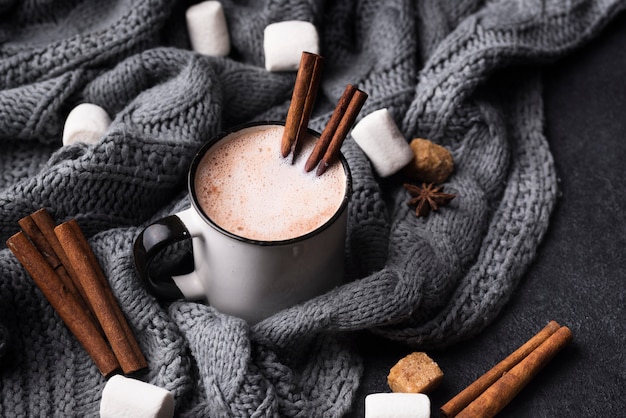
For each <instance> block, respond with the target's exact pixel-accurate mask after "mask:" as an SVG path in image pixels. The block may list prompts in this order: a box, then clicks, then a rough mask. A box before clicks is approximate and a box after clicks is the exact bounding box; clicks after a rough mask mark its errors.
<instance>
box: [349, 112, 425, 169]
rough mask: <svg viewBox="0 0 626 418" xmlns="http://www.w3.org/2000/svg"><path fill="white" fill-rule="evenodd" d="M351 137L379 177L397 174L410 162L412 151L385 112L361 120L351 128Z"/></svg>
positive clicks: (374, 113)
mask: <svg viewBox="0 0 626 418" xmlns="http://www.w3.org/2000/svg"><path fill="white" fill-rule="evenodd" d="M352 137H353V138H354V140H355V141H356V143H357V144H358V145H359V147H361V149H362V150H363V152H364V153H365V155H367V157H368V158H369V159H370V161H371V162H372V165H373V166H374V169H375V170H376V172H377V173H378V175H379V176H381V177H388V176H390V175H392V174H394V173H396V172H398V171H399V170H400V169H401V168H402V167H404V166H406V165H407V164H408V163H409V162H411V161H412V160H413V150H412V149H411V147H410V146H409V143H408V142H407V140H406V138H404V135H402V132H400V129H399V128H398V125H396V122H395V121H394V120H393V117H391V114H390V113H389V111H388V110H387V109H380V110H376V111H374V112H372V113H370V114H369V115H367V116H365V117H364V118H363V119H361V121H359V123H358V124H357V125H356V126H355V127H354V128H353V129H352Z"/></svg>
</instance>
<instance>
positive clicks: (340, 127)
mask: <svg viewBox="0 0 626 418" xmlns="http://www.w3.org/2000/svg"><path fill="white" fill-rule="evenodd" d="M365 100H367V94H366V93H365V92H363V91H361V90H359V89H357V88H356V87H354V86H353V85H351V84H348V85H347V86H346V89H345V90H344V93H343V94H342V97H341V99H340V100H339V103H338V104H337V106H336V107H335V111H334V112H333V115H332V116H331V120H330V121H329V123H328V124H327V125H326V127H325V128H324V132H322V135H321V136H320V140H321V139H322V136H323V137H324V141H323V142H322V141H318V142H317V143H316V144H315V145H316V146H315V147H314V148H313V152H312V153H311V155H310V156H309V159H308V160H307V162H306V164H305V169H306V170H308V171H310V170H312V169H313V168H314V167H315V166H316V165H317V171H316V174H317V175H318V176H321V175H322V174H324V172H325V171H326V169H327V168H328V167H329V166H330V165H331V164H332V163H333V162H334V161H335V160H336V159H337V157H338V156H339V152H340V148H341V144H343V141H344V140H345V139H346V136H347V135H348V131H350V128H352V125H353V124H354V121H355V120H356V117H357V116H358V114H359V112H360V111H361V108H362V107H363V104H364V103H365ZM346 102H347V105H346ZM326 131H328V132H327V133H326ZM328 137H330V140H329V139H328ZM318 164H319V165H318Z"/></svg>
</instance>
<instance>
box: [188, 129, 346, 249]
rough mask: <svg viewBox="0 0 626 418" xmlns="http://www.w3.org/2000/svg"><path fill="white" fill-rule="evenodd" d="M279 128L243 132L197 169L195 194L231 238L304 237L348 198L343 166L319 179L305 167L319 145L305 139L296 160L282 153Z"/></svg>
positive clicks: (227, 139) (308, 137)
mask: <svg viewBox="0 0 626 418" xmlns="http://www.w3.org/2000/svg"><path fill="white" fill-rule="evenodd" d="M283 130H284V128H283V126H281V125H260V126H254V127H250V128H244V129H242V130H240V131H237V132H234V133H231V134H229V135H227V136H226V137H224V138H223V139H221V140H220V141H219V142H218V143H217V144H215V145H213V146H212V147H211V149H210V150H209V151H208V152H207V153H206V154H205V155H204V157H203V158H202V160H201V161H200V164H199V165H198V168H197V171H196V174H195V179H194V189H195V190H194V192H195V194H196V199H197V202H198V204H199V205H200V208H201V209H202V211H203V212H204V213H205V215H206V216H207V217H208V218H209V219H211V220H212V221H213V222H214V223H215V224H217V225H218V226H220V227H221V228H222V229H225V230H227V231H229V232H230V233H232V234H235V235H238V236H241V237H244V238H248V239H252V240H258V241H283V240H288V239H292V238H297V237H300V236H303V235H306V234H308V233H310V232H312V231H314V230H316V229H317V228H319V227H321V226H322V225H324V224H325V223H326V222H328V220H330V219H331V218H332V217H333V215H335V214H336V213H337V211H338V209H339V208H340V206H341V204H342V202H343V200H344V199H345V196H346V193H347V176H346V173H345V171H344V167H343V165H342V164H340V163H336V164H333V165H332V166H331V167H329V169H328V170H327V171H326V172H325V173H324V174H323V175H321V176H317V175H316V174H315V172H314V171H312V172H308V173H307V172H306V171H305V169H304V164H305V162H306V159H307V157H308V155H309V154H310V153H311V150H312V148H313V146H314V144H315V140H316V139H317V138H316V137H314V136H313V135H310V134H308V133H307V134H306V135H304V138H302V140H301V141H302V146H301V149H300V151H299V153H298V158H296V160H295V161H293V164H292V161H291V159H290V158H291V157H289V158H288V159H285V158H283V157H282V156H281V153H280V144H281V138H282V135H283Z"/></svg>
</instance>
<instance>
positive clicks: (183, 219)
mask: <svg viewBox="0 0 626 418" xmlns="http://www.w3.org/2000/svg"><path fill="white" fill-rule="evenodd" d="M192 212H193V208H189V209H187V210H185V211H182V212H179V213H177V214H174V215H170V216H167V217H165V218H162V219H159V220H158V221H156V222H153V223H152V224H150V225H148V226H147V227H146V228H145V229H144V230H143V231H142V232H141V233H140V234H139V235H138V236H137V238H136V239H135V244H134V247H133V253H134V256H135V267H136V269H137V272H138V273H139V277H140V278H141V279H142V281H143V282H144V285H145V286H146V288H147V289H148V291H149V292H150V293H152V294H153V295H155V296H157V297H158V298H160V299H165V300H174V299H181V298H186V299H198V298H201V297H204V293H203V289H202V285H201V282H200V279H199V277H198V275H197V273H196V271H195V270H194V271H192V272H191V273H188V274H183V275H179V276H171V275H169V274H158V273H155V272H151V271H150V265H151V264H152V262H153V261H154V260H155V258H156V256H157V255H158V254H159V252H160V251H161V250H163V249H164V248H166V247H167V246H169V245H172V244H175V243H177V242H180V241H184V240H186V239H191V238H192V237H193V236H194V235H192V233H191V232H190V229H191V228H189V227H188V226H187V225H188V224H193V222H191V219H190V217H193V216H194V214H193V213H192Z"/></svg>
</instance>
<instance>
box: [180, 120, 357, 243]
mask: <svg viewBox="0 0 626 418" xmlns="http://www.w3.org/2000/svg"><path fill="white" fill-rule="evenodd" d="M265 125H268V126H269V125H278V126H285V122H284V121H274V120H265V121H254V122H247V123H242V124H238V125H235V126H232V127H230V128H228V129H225V130H223V131H221V132H220V133H218V134H217V135H215V136H213V137H212V138H211V139H209V140H208V141H206V142H205V143H204V144H202V145H201V146H200V148H199V149H198V151H196V154H195V155H194V157H193V160H192V161H191V165H190V167H189V172H188V173H187V187H188V191H189V196H190V197H191V204H192V205H193V207H194V209H195V211H196V213H198V214H199V215H200V218H202V220H203V221H204V222H206V223H207V224H209V225H210V226H211V227H212V228H213V229H215V230H216V231H218V232H220V233H222V234H223V235H226V236H228V237H230V238H233V239H235V240H237V241H241V242H245V243H248V244H254V245H261V246H281V245H289V244H293V243H297V242H301V241H305V240H308V239H309V238H311V237H313V236H315V235H318V234H320V233H322V232H323V231H324V230H326V229H328V228H329V227H330V226H331V225H333V224H334V223H335V222H336V221H337V220H338V219H339V218H340V217H341V216H342V215H343V213H344V211H345V210H346V209H347V206H348V203H349V201H350V197H351V195H352V173H351V171H350V166H349V165H348V161H347V160H346V158H345V156H344V155H343V153H341V152H340V153H339V157H338V160H339V161H340V162H341V164H342V166H343V170H344V173H345V176H346V186H345V190H344V194H343V198H342V200H341V204H340V205H339V207H338V208H337V210H336V211H335V213H334V214H333V216H331V217H330V218H328V219H327V220H326V222H324V223H323V224H322V225H320V226H318V227H317V228H315V229H314V230H312V231H309V232H307V233H306V234H304V235H300V236H297V237H293V238H288V239H283V240H276V241H266V240H256V239H252V238H247V237H243V236H241V235H237V234H235V233H233V232H231V231H229V230H227V229H224V228H223V227H221V226H220V225H218V224H217V223H216V222H215V221H213V220H212V219H211V218H210V217H209V216H208V215H207V214H206V213H204V210H202V208H201V207H200V204H199V203H198V197H197V194H196V190H195V187H194V185H195V179H196V172H197V170H198V165H200V162H201V161H202V158H203V157H204V156H205V155H206V153H207V151H208V150H209V149H211V148H212V147H213V146H214V145H215V144H217V143H218V142H219V141H221V140H222V139H224V138H225V137H227V136H228V135H231V134H233V133H235V132H238V131H241V130H243V129H248V128H254V127H256V126H265ZM307 132H308V133H309V134H310V135H313V136H315V137H316V138H318V139H319V137H320V133H319V132H317V131H315V130H313V129H311V128H307Z"/></svg>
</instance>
